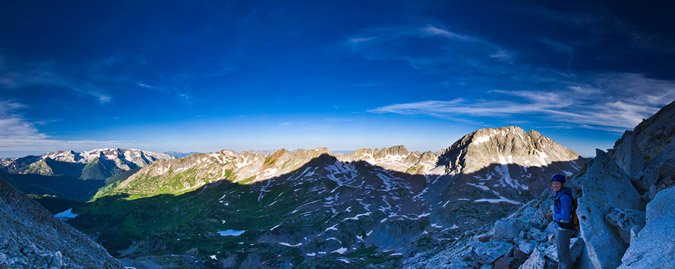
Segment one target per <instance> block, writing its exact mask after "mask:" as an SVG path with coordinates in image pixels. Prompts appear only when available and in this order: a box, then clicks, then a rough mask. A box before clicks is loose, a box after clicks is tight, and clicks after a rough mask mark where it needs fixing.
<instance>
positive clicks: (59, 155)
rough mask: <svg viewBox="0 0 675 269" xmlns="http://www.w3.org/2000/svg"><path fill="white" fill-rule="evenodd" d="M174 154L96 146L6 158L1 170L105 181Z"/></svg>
mask: <svg viewBox="0 0 675 269" xmlns="http://www.w3.org/2000/svg"><path fill="white" fill-rule="evenodd" d="M169 159H173V157H172V156H170V155H168V154H163V153H154V152H149V151H143V150H139V149H119V148H115V149H111V148H106V149H95V150H91V151H83V152H74V151H57V152H50V153H45V154H43V155H41V156H27V157H22V158H18V159H10V160H5V161H2V163H0V170H4V171H5V172H8V173H15V174H39V175H45V176H53V175H65V176H69V177H73V178H79V179H85V180H86V179H97V180H103V179H106V178H109V177H111V176H115V175H117V174H119V173H121V172H124V171H129V170H131V169H135V168H139V167H144V166H146V165H148V164H150V163H152V162H154V161H156V160H169Z"/></svg>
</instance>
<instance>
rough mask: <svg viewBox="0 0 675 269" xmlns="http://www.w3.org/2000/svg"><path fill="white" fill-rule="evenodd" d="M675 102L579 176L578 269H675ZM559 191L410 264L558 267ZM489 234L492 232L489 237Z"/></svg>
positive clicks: (575, 251) (575, 240)
mask: <svg viewBox="0 0 675 269" xmlns="http://www.w3.org/2000/svg"><path fill="white" fill-rule="evenodd" d="M674 136H675V102H673V103H671V104H669V105H667V106H665V107H664V108H662V109H661V110H660V111H659V112H657V113H656V114H655V115H653V116H652V117H650V118H649V119H647V120H644V121H643V122H642V123H640V124H639V125H638V126H637V127H635V129H634V130H632V131H626V133H624V135H623V136H622V138H621V139H619V140H618V141H617V142H616V144H615V145H614V148H613V149H610V150H608V151H607V152H604V151H601V150H598V151H597V155H596V157H595V159H594V160H593V161H592V162H590V163H589V164H588V165H587V166H585V167H584V168H583V169H582V171H581V172H580V173H577V174H575V175H573V176H572V177H571V180H570V183H568V185H569V186H571V187H572V188H573V189H574V191H575V193H577V194H578V196H579V198H578V203H579V206H578V209H577V211H576V212H577V215H578V216H579V221H580V226H581V229H580V232H579V234H578V235H577V237H576V238H573V240H572V243H571V247H572V254H573V258H574V259H575V260H576V264H575V266H576V267H577V268H617V267H619V268H673V267H674V266H675V261H674V260H673V259H672V257H673V254H675V242H673V240H672V231H673V229H674V228H675V226H674V225H673V223H675V222H674V221H675V210H674V209H673V207H672V205H673V202H675V189H674V188H672V186H673V185H675V181H674V180H673V177H674V176H675V169H673V167H674V166H675V162H674V161H673V158H674V157H673V156H675V145H674V144H673V140H674V139H673V138H674ZM551 198H552V193H551V192H550V191H548V192H544V193H543V195H542V197H541V198H539V199H534V200H531V201H529V202H528V203H527V204H525V205H524V206H523V207H521V208H519V209H518V210H517V211H515V212H514V213H512V214H511V215H510V216H509V217H506V218H504V219H500V220H498V221H497V222H495V224H494V226H488V227H485V228H483V229H470V230H467V232H466V233H465V237H463V238H461V239H460V240H457V241H456V242H454V243H453V244H452V245H451V246H450V247H446V248H444V249H443V250H439V252H438V253H437V254H435V255H433V256H431V257H425V256H417V257H411V258H409V259H407V260H405V261H404V264H406V267H410V268H418V267H434V268H455V267H473V268H478V267H481V266H495V267H503V268H506V267H515V266H519V265H522V268H555V267H554V266H555V262H557V257H556V255H555V247H554V246H553V242H554V241H553V239H552V237H551V234H552V225H553V223H551V222H550V220H548V219H547V218H545V214H546V212H547V211H549V210H550V207H551V204H552V201H551ZM484 231H487V232H486V233H482V232H484Z"/></svg>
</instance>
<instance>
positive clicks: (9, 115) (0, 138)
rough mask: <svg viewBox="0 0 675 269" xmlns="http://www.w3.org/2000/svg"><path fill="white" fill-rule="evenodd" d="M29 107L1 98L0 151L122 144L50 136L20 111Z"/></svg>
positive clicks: (45, 150) (43, 150) (48, 149)
mask: <svg viewBox="0 0 675 269" xmlns="http://www.w3.org/2000/svg"><path fill="white" fill-rule="evenodd" d="M27 108H28V106H26V105H24V104H21V103H18V102H16V101H13V100H0V152H26V151H42V152H48V151H54V150H66V149H91V148H97V147H98V148H100V147H112V146H119V145H120V143H119V142H115V141H93V140H63V139H56V138H53V137H50V136H48V135H46V134H44V133H42V132H40V131H39V130H38V129H37V128H36V127H35V124H33V123H31V122H30V121H28V120H26V119H25V118H24V117H23V116H22V115H21V113H20V112H21V111H22V110H24V109H27ZM15 157H17V156H15Z"/></svg>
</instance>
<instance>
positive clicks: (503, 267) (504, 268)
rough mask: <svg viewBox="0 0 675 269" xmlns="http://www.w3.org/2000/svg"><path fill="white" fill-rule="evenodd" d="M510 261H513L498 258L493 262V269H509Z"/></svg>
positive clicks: (503, 257) (504, 257)
mask: <svg viewBox="0 0 675 269" xmlns="http://www.w3.org/2000/svg"><path fill="white" fill-rule="evenodd" d="M512 260H513V259H512V258H509V257H506V256H502V257H501V258H499V259H497V260H496V261H495V265H494V268H495V269H509V264H511V261H512Z"/></svg>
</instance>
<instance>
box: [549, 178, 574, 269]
mask: <svg viewBox="0 0 675 269" xmlns="http://www.w3.org/2000/svg"><path fill="white" fill-rule="evenodd" d="M551 186H552V187H553V191H555V198H554V199H553V201H554V203H553V214H552V215H553V221H555V241H556V243H555V246H556V249H557V251H558V268H572V265H573V262H572V257H571V256H570V239H571V238H572V237H573V236H574V234H575V233H576V230H575V227H574V224H573V223H572V222H573V221H572V214H573V212H572V211H573V210H574V201H573V200H572V199H574V198H573V197H572V190H571V189H570V188H565V187H564V186H565V175H563V174H555V175H553V176H552V177H551Z"/></svg>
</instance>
